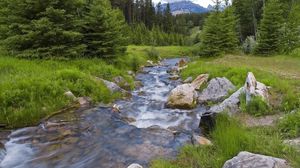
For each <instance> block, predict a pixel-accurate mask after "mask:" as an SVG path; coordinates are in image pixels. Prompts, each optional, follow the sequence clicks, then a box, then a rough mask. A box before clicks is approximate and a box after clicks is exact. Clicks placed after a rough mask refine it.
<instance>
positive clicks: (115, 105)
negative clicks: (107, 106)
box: [112, 104, 121, 113]
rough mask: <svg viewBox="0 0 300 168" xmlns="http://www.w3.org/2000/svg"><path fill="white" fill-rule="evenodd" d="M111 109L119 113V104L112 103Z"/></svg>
mask: <svg viewBox="0 0 300 168" xmlns="http://www.w3.org/2000/svg"><path fill="white" fill-rule="evenodd" d="M112 111H113V112H116V113H120V112H121V110H120V106H119V105H117V104H114V105H113V107H112Z"/></svg>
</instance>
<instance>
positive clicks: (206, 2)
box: [153, 0, 212, 7]
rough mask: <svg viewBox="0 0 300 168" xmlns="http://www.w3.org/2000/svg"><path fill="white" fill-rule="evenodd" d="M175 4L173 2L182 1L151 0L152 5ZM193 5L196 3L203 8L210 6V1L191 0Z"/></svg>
mask: <svg viewBox="0 0 300 168" xmlns="http://www.w3.org/2000/svg"><path fill="white" fill-rule="evenodd" d="M160 1H162V2H175V1H182V0H153V2H154V3H158V2H160ZM191 1H193V2H194V3H197V4H199V5H201V6H203V7H207V6H208V5H209V4H212V0H191Z"/></svg>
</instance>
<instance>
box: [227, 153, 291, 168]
mask: <svg viewBox="0 0 300 168" xmlns="http://www.w3.org/2000/svg"><path fill="white" fill-rule="evenodd" d="M223 168H290V166H289V165H288V163H287V161H286V160H284V159H279V158H275V157H270V156H265V155H259V154H253V153H250V152H240V153H239V154H238V155H237V156H236V157H234V158H232V159H230V160H228V161H227V162H226V163H225V164H224V166H223Z"/></svg>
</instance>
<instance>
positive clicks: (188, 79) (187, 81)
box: [183, 76, 193, 83]
mask: <svg viewBox="0 0 300 168" xmlns="http://www.w3.org/2000/svg"><path fill="white" fill-rule="evenodd" d="M191 82H193V77H191V76H190V77H188V78H186V79H185V80H184V81H183V83H191Z"/></svg>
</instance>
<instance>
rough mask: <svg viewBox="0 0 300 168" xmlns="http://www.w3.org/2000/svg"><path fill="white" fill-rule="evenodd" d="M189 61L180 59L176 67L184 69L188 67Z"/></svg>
mask: <svg viewBox="0 0 300 168" xmlns="http://www.w3.org/2000/svg"><path fill="white" fill-rule="evenodd" d="M187 63H188V62H187V61H186V60H185V59H183V58H182V59H180V60H179V62H178V63H176V66H178V67H184V66H186V65H187Z"/></svg>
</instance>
